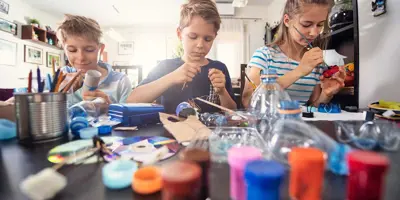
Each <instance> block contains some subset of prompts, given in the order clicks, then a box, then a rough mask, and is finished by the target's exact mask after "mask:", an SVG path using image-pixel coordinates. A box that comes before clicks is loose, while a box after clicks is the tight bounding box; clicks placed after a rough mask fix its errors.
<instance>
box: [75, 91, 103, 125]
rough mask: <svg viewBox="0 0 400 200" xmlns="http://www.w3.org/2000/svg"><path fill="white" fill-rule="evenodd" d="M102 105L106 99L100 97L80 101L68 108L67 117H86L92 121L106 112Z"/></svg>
mask: <svg viewBox="0 0 400 200" xmlns="http://www.w3.org/2000/svg"><path fill="white" fill-rule="evenodd" d="M104 105H106V101H105V100H104V99H103V98H101V97H98V98H96V99H94V100H92V101H81V102H79V103H77V104H75V105H73V106H71V107H70V108H69V109H68V113H69V117H70V119H73V118H74V117H86V118H87V120H88V121H89V122H90V121H93V120H95V119H97V118H98V117H99V116H100V115H102V114H104V113H106V112H107V109H106V108H105V106H104Z"/></svg>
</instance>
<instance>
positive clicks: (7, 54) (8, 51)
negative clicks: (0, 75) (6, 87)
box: [0, 39, 17, 66]
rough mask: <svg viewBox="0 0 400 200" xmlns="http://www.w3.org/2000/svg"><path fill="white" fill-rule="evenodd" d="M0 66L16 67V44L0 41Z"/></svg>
mask: <svg viewBox="0 0 400 200" xmlns="http://www.w3.org/2000/svg"><path fill="white" fill-rule="evenodd" d="M0 65H10V66H15V65H17V43H15V42H10V41H7V40H2V39H0Z"/></svg>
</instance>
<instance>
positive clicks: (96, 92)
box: [82, 90, 112, 104]
mask: <svg viewBox="0 0 400 200" xmlns="http://www.w3.org/2000/svg"><path fill="white" fill-rule="evenodd" d="M82 96H83V100H85V101H87V100H93V99H95V98H96V97H101V98H103V99H104V100H105V101H106V103H107V104H111V103H112V102H111V99H110V97H109V96H108V95H107V94H106V93H104V92H102V91H100V90H94V91H86V92H84V93H83V94H82Z"/></svg>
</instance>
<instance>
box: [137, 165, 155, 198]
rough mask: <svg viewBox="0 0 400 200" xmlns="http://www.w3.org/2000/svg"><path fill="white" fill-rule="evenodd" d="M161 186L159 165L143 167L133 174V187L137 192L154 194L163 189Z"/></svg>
mask: <svg viewBox="0 0 400 200" xmlns="http://www.w3.org/2000/svg"><path fill="white" fill-rule="evenodd" d="M161 187H162V181H161V174H160V170H159V169H158V168H157V167H153V166H148V167H143V168H140V169H138V170H137V171H136V172H135V173H134V174H133V180H132V189H133V191H135V192H136V193H139V194H152V193H155V192H158V191H159V190H161Z"/></svg>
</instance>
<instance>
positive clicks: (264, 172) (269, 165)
mask: <svg viewBox="0 0 400 200" xmlns="http://www.w3.org/2000/svg"><path fill="white" fill-rule="evenodd" d="M284 174H285V168H284V166H283V165H282V164H280V163H278V162H275V161H267V160H255V161H251V162H249V163H248V164H247V165H246V167H245V172H244V176H245V179H246V181H247V182H248V183H251V184H257V185H261V186H262V187H270V188H273V187H279V185H280V183H281V180H282V177H283V175H284Z"/></svg>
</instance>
